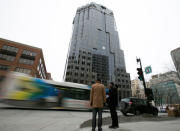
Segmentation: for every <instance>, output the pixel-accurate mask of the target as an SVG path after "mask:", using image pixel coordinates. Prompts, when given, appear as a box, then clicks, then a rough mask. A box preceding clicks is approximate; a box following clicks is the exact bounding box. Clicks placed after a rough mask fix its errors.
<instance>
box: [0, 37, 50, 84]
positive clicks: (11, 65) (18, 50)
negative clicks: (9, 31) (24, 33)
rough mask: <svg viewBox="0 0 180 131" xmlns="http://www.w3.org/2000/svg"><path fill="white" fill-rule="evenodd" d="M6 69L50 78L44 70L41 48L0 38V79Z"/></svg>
mask: <svg viewBox="0 0 180 131" xmlns="http://www.w3.org/2000/svg"><path fill="white" fill-rule="evenodd" d="M8 71H16V72H22V73H25V74H29V75H31V76H33V77H37V78H42V79H51V78H50V77H51V74H50V73H48V72H47V70H46V65H45V62H44V57H43V52H42V49H41V48H37V47H33V46H29V45H25V44H21V43H18V42H14V41H10V40H6V39H2V38H0V81H1V80H3V78H4V76H5V75H6V73H7V72H8Z"/></svg>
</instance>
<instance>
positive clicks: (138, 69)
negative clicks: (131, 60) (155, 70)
mask: <svg viewBox="0 0 180 131" xmlns="http://www.w3.org/2000/svg"><path fill="white" fill-rule="evenodd" d="M137 71H138V72H137V74H138V75H139V76H138V78H139V80H141V81H143V80H144V77H143V71H142V68H137Z"/></svg>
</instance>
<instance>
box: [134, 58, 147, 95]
mask: <svg viewBox="0 0 180 131" xmlns="http://www.w3.org/2000/svg"><path fill="white" fill-rule="evenodd" d="M136 61H137V63H138V62H140V68H141V70H142V77H143V79H142V81H143V86H144V93H145V94H146V82H145V78H144V73H143V69H142V64H141V59H140V58H139V59H137V58H136Z"/></svg>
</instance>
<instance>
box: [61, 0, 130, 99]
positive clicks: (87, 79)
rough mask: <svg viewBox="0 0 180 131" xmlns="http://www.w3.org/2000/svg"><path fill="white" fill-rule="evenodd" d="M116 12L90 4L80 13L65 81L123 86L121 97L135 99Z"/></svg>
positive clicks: (74, 25)
mask: <svg viewBox="0 0 180 131" xmlns="http://www.w3.org/2000/svg"><path fill="white" fill-rule="evenodd" d="M115 25H116V24H115V19H114V15H113V12H112V11H111V10H109V9H107V8H106V7H104V6H102V5H99V4H95V3H90V4H88V5H85V6H82V7H80V8H78V9H77V12H76V15H75V18H74V20H73V34H72V38H71V42H70V47H69V52H68V58H67V63H66V68H65V74H64V79H65V81H69V82H75V83H82V84H87V85H91V84H92V83H94V82H95V80H96V79H97V78H100V79H101V80H102V83H103V84H104V85H105V86H107V85H108V83H109V82H111V81H113V82H115V83H116V84H117V85H118V86H119V90H120V92H119V93H120V94H119V97H121V98H124V97H129V96H131V82H130V74H129V73H127V72H126V67H125V61H124V52H123V50H121V49H120V43H119V37H118V32H117V30H116V26H115Z"/></svg>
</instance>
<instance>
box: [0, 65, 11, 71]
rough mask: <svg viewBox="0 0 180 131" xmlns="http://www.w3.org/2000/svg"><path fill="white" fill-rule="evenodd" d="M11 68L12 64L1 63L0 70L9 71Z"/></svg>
mask: <svg viewBox="0 0 180 131" xmlns="http://www.w3.org/2000/svg"><path fill="white" fill-rule="evenodd" d="M9 69H10V66H8V65H0V70H4V71H7V70H9Z"/></svg>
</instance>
